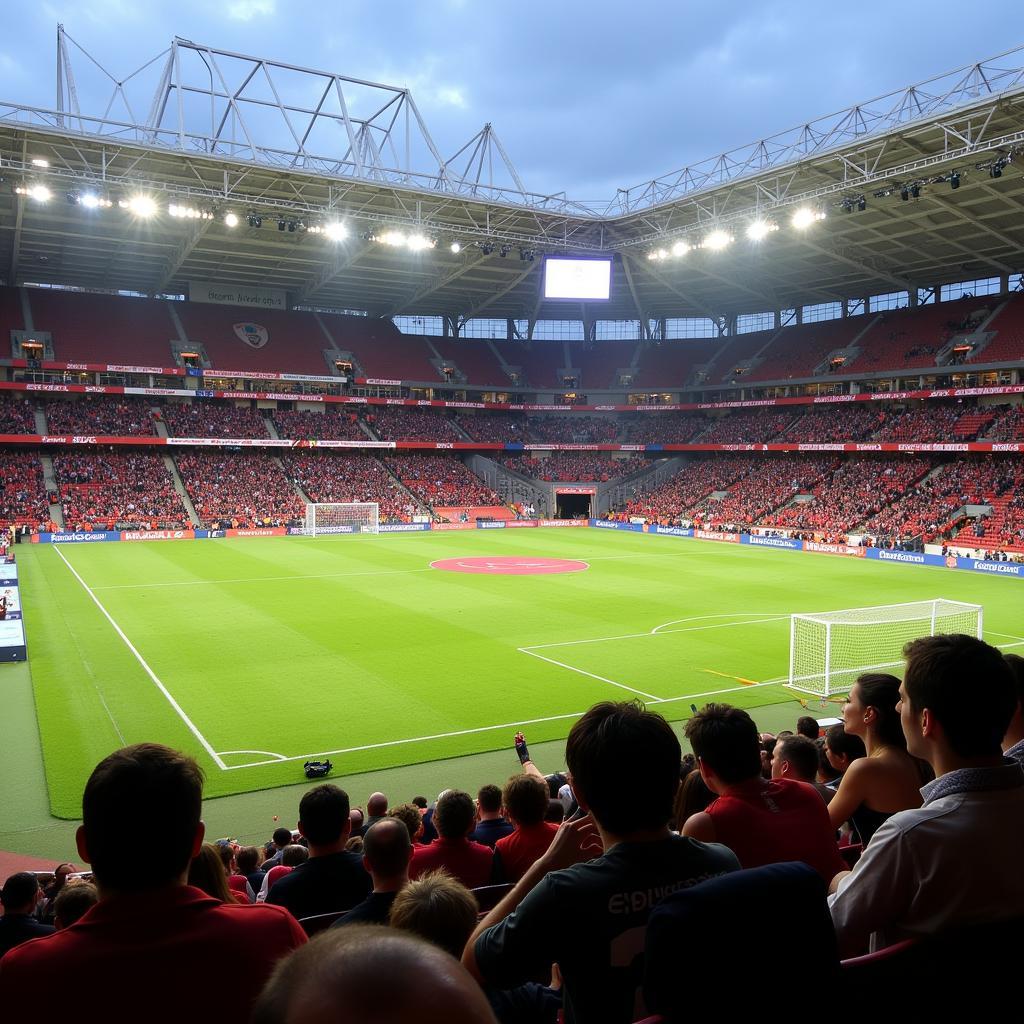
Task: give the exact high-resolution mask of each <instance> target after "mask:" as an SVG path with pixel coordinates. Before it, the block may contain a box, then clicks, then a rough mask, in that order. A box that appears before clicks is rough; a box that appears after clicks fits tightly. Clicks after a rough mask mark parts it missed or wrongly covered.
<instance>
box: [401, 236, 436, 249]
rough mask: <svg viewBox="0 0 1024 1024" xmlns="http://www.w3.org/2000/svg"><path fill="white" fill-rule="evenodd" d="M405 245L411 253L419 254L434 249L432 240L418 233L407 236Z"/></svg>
mask: <svg viewBox="0 0 1024 1024" xmlns="http://www.w3.org/2000/svg"><path fill="white" fill-rule="evenodd" d="M405 244H406V246H407V247H408V248H409V249H410V250H411V251H412V252H421V251H422V250H423V249H433V248H434V240H433V239H432V238H428V237H427V236H426V235H421V234H419V233H416V234H412V235H409V236H408V237H407V238H406V240H405Z"/></svg>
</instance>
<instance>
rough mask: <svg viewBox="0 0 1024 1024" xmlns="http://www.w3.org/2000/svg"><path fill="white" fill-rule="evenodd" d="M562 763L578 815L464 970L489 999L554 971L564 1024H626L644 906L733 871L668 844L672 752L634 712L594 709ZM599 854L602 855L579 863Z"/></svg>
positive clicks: (472, 949)
mask: <svg viewBox="0 0 1024 1024" xmlns="http://www.w3.org/2000/svg"><path fill="white" fill-rule="evenodd" d="M565 753H566V761H567V763H568V766H569V771H570V773H571V775H572V781H573V791H574V792H575V794H576V799H577V800H578V801H579V805H580V810H581V811H583V812H584V813H583V815H582V816H581V817H579V818H577V819H576V820H574V821H567V822H564V823H563V824H562V826H561V828H560V829H559V831H558V834H557V836H556V837H555V841H554V842H553V843H552V844H551V846H549V847H548V849H547V852H546V853H545V854H544V856H543V857H541V858H540V860H538V861H536V862H535V863H534V864H533V866H532V867H531V868H530V869H529V870H528V871H527V872H526V874H525V875H524V876H523V877H522V878H521V879H520V880H519V882H517V883H516V885H515V886H514V887H513V889H512V891H511V892H510V893H509V894H508V895H507V896H506V897H505V898H504V899H503V900H502V901H501V902H500V903H499V904H498V905H497V906H496V907H495V908H494V909H493V910H492V911H490V913H488V914H487V916H486V917H485V918H484V920H483V921H482V922H481V923H480V924H479V925H478V926H477V929H476V931H475V932H474V934H473V936H472V937H471V938H470V940H469V942H468V943H467V944H466V949H465V952H464V953H463V962H464V963H465V964H466V966H467V967H468V968H469V969H470V971H471V972H472V973H473V974H474V975H475V976H476V977H477V978H479V979H481V980H482V981H483V982H484V983H486V984H487V985H490V986H494V987H497V988H510V987H512V986H514V985H517V984H520V983H521V982H523V981H527V980H530V979H532V978H534V977H536V976H537V975H538V974H542V975H543V973H544V972H546V971H547V970H548V969H549V968H550V965H551V964H552V963H557V964H558V965H559V968H560V970H561V973H562V977H563V979H564V987H563V999H564V1003H565V1019H566V1021H567V1022H568V1024H573V1022H575V1021H582V1020H600V1021H603V1022H608V1024H618V1022H626V1021H632V1020H635V1019H636V1017H637V1016H639V1015H638V1014H635V1013H634V1010H635V1009H636V1005H637V996H638V993H639V989H640V985H641V981H642V978H643V942H644V931H645V927H646V924H647V918H648V916H649V914H650V911H651V908H652V907H653V905H654V903H655V902H657V899H658V898H659V897H660V896H661V895H663V894H665V893H667V892H673V891H675V890H676V889H680V888H684V887H686V886H687V885H692V884H694V883H695V882H696V881H698V880H700V879H703V878H707V877H710V876H713V875H717V874H721V873H723V872H726V871H731V870H735V869H736V868H737V867H738V863H737V861H736V858H735V856H733V854H732V853H730V852H729V851H728V850H725V849H723V848H721V847H708V846H705V845H703V844H701V843H696V842H693V841H692V840H689V839H684V838H682V837H680V836H674V835H672V834H671V833H670V832H669V830H668V822H669V818H670V816H671V814H672V800H673V798H674V796H675V791H676V788H677V787H678V785H679V760H680V749H679V741H678V739H677V738H676V735H675V733H674V732H673V731H672V729H671V727H670V726H669V725H668V723H667V722H666V721H665V720H664V719H663V718H661V717H660V716H659V715H655V714H653V713H651V712H648V711H645V710H644V709H643V708H642V707H640V706H639V705H636V704H612V703H604V704H598V705H596V706H594V707H593V708H591V709H590V710H589V711H588V712H587V713H586V714H585V715H583V717H582V718H580V719H579V721H578V722H577V723H576V724H575V725H574V726H573V728H572V730H571V732H570V733H569V739H568V741H567V743H566V751H565ZM627 766H628V770H627ZM638 779H640V780H643V783H644V784H643V785H642V786H641V787H640V789H639V791H638V790H637V788H636V780H638ZM598 842H600V846H601V847H602V848H603V850H604V852H603V854H602V855H599V856H597V857H596V859H590V858H591V857H593V856H594V854H595V853H596V852H597V850H596V849H595V848H596V847H597V844H598ZM581 861H588V863H580V862H581ZM613 950H614V956H613ZM595 965H599V966H598V967H596V968H595Z"/></svg>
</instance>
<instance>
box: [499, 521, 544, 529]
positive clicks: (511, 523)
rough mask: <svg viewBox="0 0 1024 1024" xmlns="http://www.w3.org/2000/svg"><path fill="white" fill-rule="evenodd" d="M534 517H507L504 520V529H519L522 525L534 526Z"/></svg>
mask: <svg viewBox="0 0 1024 1024" xmlns="http://www.w3.org/2000/svg"><path fill="white" fill-rule="evenodd" d="M536 525H537V520H536V519H508V520H506V521H505V527H506V529H509V530H513V529H519V528H520V527H522V526H536Z"/></svg>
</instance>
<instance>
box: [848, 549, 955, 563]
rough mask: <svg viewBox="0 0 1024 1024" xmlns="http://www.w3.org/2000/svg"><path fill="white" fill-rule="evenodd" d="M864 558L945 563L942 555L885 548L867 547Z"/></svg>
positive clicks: (884, 560) (881, 560)
mask: <svg viewBox="0 0 1024 1024" xmlns="http://www.w3.org/2000/svg"><path fill="white" fill-rule="evenodd" d="M864 557H865V558H874V559H876V560H877V561H879V562H903V563H904V564H905V565H945V564H946V559H945V558H943V556H942V555H928V554H925V553H924V552H921V551H889V550H886V549H885V548H867V549H866V553H865V555H864Z"/></svg>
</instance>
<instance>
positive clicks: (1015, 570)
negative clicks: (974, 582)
mask: <svg viewBox="0 0 1024 1024" xmlns="http://www.w3.org/2000/svg"><path fill="white" fill-rule="evenodd" d="M946 564H947V565H948V564H949V563H948V562H947V563H946ZM956 567H957V568H958V569H970V570H972V571H973V572H985V573H988V574H989V575H991V576H1017V577H1021V576H1024V565H1022V564H1021V563H1020V562H990V561H989V560H988V559H985V558H957V560H956Z"/></svg>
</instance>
